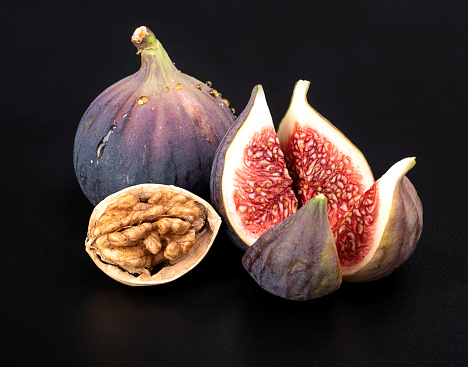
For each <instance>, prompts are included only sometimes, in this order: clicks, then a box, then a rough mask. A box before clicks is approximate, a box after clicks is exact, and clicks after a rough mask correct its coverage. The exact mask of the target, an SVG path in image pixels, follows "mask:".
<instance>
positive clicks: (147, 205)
mask: <svg viewBox="0 0 468 367" xmlns="http://www.w3.org/2000/svg"><path fill="white" fill-rule="evenodd" d="M206 219H207V212H206V209H205V208H204V207H203V206H202V205H201V204H199V203H197V202H195V201H194V200H192V199H189V198H187V197H186V196H184V195H182V194H180V193H175V192H173V191H165V192H163V191H162V190H157V191H155V192H154V193H153V194H151V196H150V197H149V198H148V199H147V200H145V199H140V198H139V197H138V196H137V195H135V194H134V193H132V192H128V193H126V194H123V195H122V196H120V197H118V199H117V200H116V201H115V202H113V203H111V204H110V205H108V206H107V207H106V209H105V210H104V212H103V213H102V215H101V216H100V217H99V218H98V219H97V221H96V222H95V224H94V225H92V226H90V228H89V230H88V237H87V242H86V246H87V247H89V248H90V249H91V250H93V251H94V252H95V253H96V255H98V256H99V257H100V259H101V260H102V261H103V262H104V263H107V264H111V265H116V266H118V267H120V268H122V269H124V270H125V271H127V272H128V273H130V274H135V275H138V274H148V275H150V274H151V272H152V270H153V267H154V266H155V265H158V264H166V263H167V265H173V264H175V263H177V262H178V261H179V260H180V259H182V258H183V255H186V254H188V253H189V252H190V250H191V249H192V248H193V246H194V245H195V242H196V241H197V238H198V237H200V236H201V235H202V234H203V232H204V230H205V222H206Z"/></svg>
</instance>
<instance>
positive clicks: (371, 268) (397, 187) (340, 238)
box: [332, 157, 423, 282]
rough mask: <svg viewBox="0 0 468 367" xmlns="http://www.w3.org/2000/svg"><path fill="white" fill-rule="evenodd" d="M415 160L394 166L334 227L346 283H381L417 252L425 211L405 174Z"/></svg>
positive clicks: (400, 162) (407, 159)
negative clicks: (376, 281) (415, 250)
mask: <svg viewBox="0 0 468 367" xmlns="http://www.w3.org/2000/svg"><path fill="white" fill-rule="evenodd" d="M415 164H416V159H415V158H414V157H412V158H405V159H402V160H401V161H399V162H397V163H395V164H394V165H393V166H392V167H391V168H390V169H389V170H388V171H387V172H386V173H385V174H384V175H383V176H382V177H381V178H380V179H379V180H377V181H376V182H375V183H374V185H372V187H371V188H370V189H369V190H367V191H366V192H365V193H364V194H363V195H362V196H361V197H360V198H359V201H358V202H357V203H356V205H355V207H354V208H353V209H352V210H350V211H349V212H348V213H347V214H345V215H344V216H343V217H342V218H341V219H340V220H338V221H337V222H336V223H335V225H334V226H333V228H332V231H333V233H334V236H335V241H336V246H337V250H338V254H339V257H340V263H341V271H342V273H343V280H346V281H351V282H366V281H371V280H376V279H380V278H383V277H385V276H387V275H389V274H390V273H392V272H393V271H394V270H395V269H396V268H398V267H399V266H401V265H402V264H403V263H405V262H406V261H407V260H408V258H409V257H410V256H411V254H412V253H413V251H414V249H415V248H416V244H417V243H418V240H419V237H420V236H421V232H422V227H423V208H422V204H421V200H420V199H419V197H418V194H417V192H416V189H415V188H414V186H413V184H412V183H411V182H410V180H409V179H408V178H407V177H406V176H405V175H406V173H407V172H408V171H409V170H410V169H411V168H413V166H414V165H415Z"/></svg>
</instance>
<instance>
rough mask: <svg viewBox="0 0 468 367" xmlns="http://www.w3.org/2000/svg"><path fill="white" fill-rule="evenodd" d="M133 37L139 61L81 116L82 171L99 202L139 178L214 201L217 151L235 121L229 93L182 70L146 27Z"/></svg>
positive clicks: (77, 157) (83, 182)
mask: <svg viewBox="0 0 468 367" xmlns="http://www.w3.org/2000/svg"><path fill="white" fill-rule="evenodd" d="M132 42H133V44H134V45H135V46H136V47H137V49H138V54H141V68H140V70H139V71H138V72H136V73H135V74H133V75H130V76H128V77H126V78H124V79H122V80H120V81H119V82H117V83H115V84H114V85H112V86H110V87H109V88H107V89H106V90H105V91H104V92H102V93H101V94H100V95H99V96H98V97H97V98H96V99H95V100H94V101H93V102H92V103H91V105H90V106H89V108H88V109H87V111H86V112H85V114H84V115H83V117H82V119H81V121H80V123H79V126H78V130H77V132H76V136H75V145H74V152H73V159H74V167H75V172H76V176H77V178H78V181H79V183H80V186H81V189H82V190H83V192H84V194H85V195H86V197H87V198H88V199H89V200H90V201H91V203H92V204H93V205H96V204H97V203H99V202H100V201H101V200H103V199H104V198H105V197H107V196H109V195H111V194H112V193H114V192H117V191H119V190H121V189H123V188H125V187H129V186H132V185H136V184H140V183H159V184H166V185H175V186H178V187H182V188H184V189H187V190H189V191H190V192H193V193H194V194H196V195H199V196H201V197H203V198H205V199H207V200H209V181H210V171H211V166H212V162H213V157H214V154H215V151H216V148H217V147H218V144H219V142H220V141H221V139H222V138H223V136H224V134H225V133H226V131H227V130H228V128H229V127H230V126H231V124H232V123H233V122H234V116H233V113H232V112H231V109H230V108H229V102H228V100H226V99H224V98H222V96H221V93H218V92H217V91H216V90H214V89H212V88H211V82H207V83H206V84H204V83H201V82H200V81H199V80H197V79H195V78H193V77H191V76H188V75H186V74H184V73H182V72H181V71H179V70H178V69H177V68H176V67H175V66H174V64H173V63H172V61H171V59H170V58H169V56H168V54H167V53H166V51H165V49H164V48H163V47H162V45H161V43H160V42H159V41H158V40H157V39H156V38H155V36H154V34H153V33H152V32H151V31H150V30H149V29H148V28H147V27H139V28H138V29H136V30H135V32H134V34H133V36H132Z"/></svg>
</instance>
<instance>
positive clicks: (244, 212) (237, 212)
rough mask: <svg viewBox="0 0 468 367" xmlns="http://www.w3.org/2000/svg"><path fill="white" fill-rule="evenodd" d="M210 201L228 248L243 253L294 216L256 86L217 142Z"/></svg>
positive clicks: (281, 160)
mask: <svg viewBox="0 0 468 367" xmlns="http://www.w3.org/2000/svg"><path fill="white" fill-rule="evenodd" d="M210 182H211V185H210V188H211V201H212V204H213V206H214V208H215V209H216V210H217V211H218V213H219V214H220V216H221V217H222V218H223V221H224V223H225V224H226V229H227V233H228V235H229V237H230V239H231V241H232V242H233V243H235V244H236V245H237V246H238V247H239V248H241V249H242V250H244V251H245V250H246V249H248V248H249V247H250V246H251V245H252V244H253V243H254V242H255V241H256V240H257V239H258V238H259V237H260V236H261V235H262V234H263V233H265V232H266V231H267V230H268V229H270V228H272V227H273V226H275V225H276V224H278V223H279V222H281V221H282V220H283V219H284V218H287V217H288V216H289V215H291V214H292V213H294V212H296V210H297V199H296V197H295V196H294V192H293V191H292V188H291V185H292V180H291V177H290V176H289V173H288V170H287V168H286V162H285V160H284V156H283V152H282V151H281V147H280V144H279V141H278V138H277V136H276V132H275V127H274V125H273V120H272V117H271V114H270V110H269V108H268V104H267V101H266V98H265V93H264V91H263V88H262V86H261V85H257V86H255V87H254V88H253V90H252V94H251V97H250V100H249V102H248V104H247V106H246V108H245V109H244V110H243V111H242V113H241V114H240V115H239V117H238V118H237V120H236V121H235V122H234V124H233V125H232V126H231V128H230V129H229V130H228V132H227V133H226V135H225V136H224V138H223V140H222V141H221V143H220V145H219V147H218V149H217V151H216V154H215V158H214V163H213V168H212V171H211V181H210Z"/></svg>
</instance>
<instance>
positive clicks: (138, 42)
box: [132, 26, 162, 54]
mask: <svg viewBox="0 0 468 367" xmlns="http://www.w3.org/2000/svg"><path fill="white" fill-rule="evenodd" d="M132 43H133V44H134V45H135V47H136V48H137V50H138V52H137V54H140V53H141V52H142V51H144V50H157V49H158V48H160V47H161V48H162V46H161V44H160V43H159V41H158V40H157V39H156V37H155V36H154V33H153V32H152V31H151V30H150V29H149V28H148V27H145V26H141V27H138V28H137V29H135V32H133V35H132Z"/></svg>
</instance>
